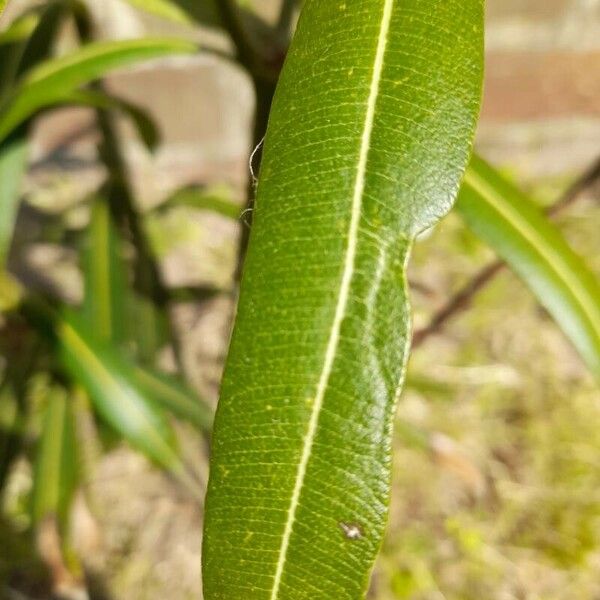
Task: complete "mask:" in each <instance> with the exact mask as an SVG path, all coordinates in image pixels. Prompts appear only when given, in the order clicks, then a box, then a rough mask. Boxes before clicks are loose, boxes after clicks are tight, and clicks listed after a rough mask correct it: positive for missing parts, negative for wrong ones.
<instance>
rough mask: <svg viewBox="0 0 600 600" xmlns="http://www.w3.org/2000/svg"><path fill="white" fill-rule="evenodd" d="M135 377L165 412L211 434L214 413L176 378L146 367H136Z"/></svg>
mask: <svg viewBox="0 0 600 600" xmlns="http://www.w3.org/2000/svg"><path fill="white" fill-rule="evenodd" d="M134 377H135V380H136V382H137V383H138V385H139V387H140V388H141V389H143V390H144V391H145V392H146V393H147V394H148V396H149V397H151V398H154V399H155V400H156V402H157V403H158V404H159V405H161V406H162V407H163V408H164V409H165V410H167V411H169V412H170V413H172V414H173V415H175V416H176V417H179V418H181V419H184V420H186V421H189V422H190V423H192V425H195V426H196V427H197V428H198V429H199V430H200V431H204V432H205V433H210V430H211V427H212V420H213V419H212V411H211V410H210V408H209V407H208V405H207V404H206V402H205V401H203V400H202V399H200V398H198V397H197V396H196V394H194V393H193V392H192V391H191V390H190V389H188V387H187V386H185V385H184V384H182V383H181V382H180V381H178V380H177V379H175V378H174V377H171V376H169V375H165V374H163V373H157V372H156V371H154V370H153V369H148V368H144V367H136V368H135V371H134Z"/></svg>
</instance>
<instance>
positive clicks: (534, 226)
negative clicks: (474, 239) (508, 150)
mask: <svg viewBox="0 0 600 600" xmlns="http://www.w3.org/2000/svg"><path fill="white" fill-rule="evenodd" d="M456 207H457V210H458V211H459V213H460V214H461V215H462V216H463V217H464V219H465V221H466V222H467V224H468V225H469V227H470V228H471V229H472V230H473V231H474V232H475V233H476V234H477V235H478V236H479V237H480V238H481V239H482V240H484V241H485V242H486V243H487V244H489V245H490V246H491V247H492V248H493V249H494V250H495V251H496V252H497V253H498V255H499V256H500V257H501V258H502V259H504V260H505V261H506V262H507V263H508V264H509V265H510V268H511V269H512V270H513V271H515V273H517V274H518V275H519V276H520V277H521V279H522V280H523V281H524V283H525V284H526V285H527V286H528V287H529V288H530V289H531V290H532V292H533V293H534V294H535V295H536V297H537V299H538V300H539V302H540V303H541V304H542V305H543V306H544V307H545V308H546V309H547V310H548V312H549V313H550V314H551V315H552V316H553V317H554V319H555V321H556V322H557V323H558V325H559V326H560V327H561V328H562V330H563V331H564V332H565V334H566V335H567V337H569V339H570V340H571V342H572V343H573V345H574V346H575V347H576V348H577V350H578V351H579V353H580V354H581V356H582V358H583V359H584V360H585V362H586V363H587V365H588V366H589V368H590V370H591V371H592V372H593V373H594V374H595V375H596V376H597V377H598V378H600V284H599V282H598V279H597V277H595V275H594V274H593V273H592V272H591V271H590V269H589V268H588V267H587V265H586V264H585V262H584V261H583V259H582V258H581V257H579V256H578V255H577V254H576V253H575V252H574V251H573V250H572V249H571V247H570V246H569V245H568V243H567V242H566V241H565V239H564V237H563V236H562V235H561V233H560V231H559V230H558V229H557V228H556V227H555V226H554V225H553V224H552V223H550V222H549V221H548V219H547V218H546V217H545V216H544V215H543V213H542V212H541V211H540V210H539V209H538V208H537V206H536V205H535V204H534V203H533V202H532V201H531V200H530V199H529V198H528V197H527V196H526V195H525V194H523V193H522V192H520V191H519V190H518V189H517V188H516V187H515V186H514V185H513V184H511V183H510V182H509V181H507V180H506V179H505V178H504V177H502V176H501V175H500V174H499V173H498V172H497V171H495V170H494V169H493V168H492V167H490V166H489V165H488V164H487V163H486V162H485V161H484V160H482V159H481V158H478V157H474V158H473V160H472V161H471V165H470V167H469V169H468V170H467V173H466V175H465V180H464V184H463V187H462V190H461V193H460V195H459V199H458V202H457V205H456Z"/></svg>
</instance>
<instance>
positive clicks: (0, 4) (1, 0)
mask: <svg viewBox="0 0 600 600" xmlns="http://www.w3.org/2000/svg"><path fill="white" fill-rule="evenodd" d="M6 3H7V0H0V16H1V15H2V13H3V12H4V9H5V8H6Z"/></svg>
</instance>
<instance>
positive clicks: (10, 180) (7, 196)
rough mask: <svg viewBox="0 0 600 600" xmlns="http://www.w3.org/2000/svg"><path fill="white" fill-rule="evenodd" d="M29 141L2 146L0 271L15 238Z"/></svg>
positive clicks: (15, 139)
mask: <svg viewBox="0 0 600 600" xmlns="http://www.w3.org/2000/svg"><path fill="white" fill-rule="evenodd" d="M27 148H28V146H27V141H26V139H25V138H24V137H22V136H15V137H13V138H9V139H7V140H5V141H4V142H3V143H1V144H0V271H1V270H3V269H4V268H5V266H6V259H7V256H8V251H9V249H10V244H11V242H12V237H13V229H14V226H15V219H16V216H17V210H18V207H19V200H20V197H21V184H22V181H23V175H24V174H25V169H26V167H27V154H28V152H27Z"/></svg>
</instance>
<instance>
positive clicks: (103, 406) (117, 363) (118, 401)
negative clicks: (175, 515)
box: [23, 298, 191, 483]
mask: <svg viewBox="0 0 600 600" xmlns="http://www.w3.org/2000/svg"><path fill="white" fill-rule="evenodd" d="M23 309H24V311H25V313H26V314H27V315H28V317H29V319H30V321H31V322H32V323H33V324H35V325H36V326H37V327H38V329H39V330H41V331H44V333H45V334H46V335H47V336H48V337H49V338H50V339H51V340H52V342H53V343H54V344H55V346H56V350H57V357H58V358H59V359H60V360H61V362H62V363H63V365H64V366H65V368H66V370H67V371H68V372H69V374H70V375H71V377H72V378H73V380H74V381H76V382H77V383H79V384H80V385H81V386H82V387H83V388H84V389H85V390H86V392H87V393H88V395H89V396H90V398H91V399H92V402H93V404H94V407H95V409H96V411H97V412H98V413H99V414H100V416H101V417H102V418H103V419H104V420H105V421H106V422H107V423H108V424H109V425H110V426H111V427H112V428H113V429H114V430H115V431H117V432H118V433H119V434H120V435H122V436H123V438H124V439H125V440H126V441H127V442H129V443H130V444H131V445H132V446H133V447H135V448H137V449H138V450H139V451H141V452H143V453H144V454H145V455H146V456H147V457H148V458H149V459H151V460H152V461H154V462H155V463H157V464H159V465H161V466H162V467H164V468H165V469H167V470H169V471H171V472H172V473H173V474H174V475H176V476H177V477H179V478H180V479H181V481H182V482H184V483H191V482H190V481H189V475H188V474H187V472H186V469H185V467H184V466H183V464H182V463H181V460H180V457H179V452H178V449H177V444H176V440H175V436H174V434H173V430H172V428H171V426H170V424H169V422H168V420H167V419H166V416H165V414H164V412H163V411H162V410H161V409H160V408H159V406H157V404H156V403H155V402H154V401H153V400H152V399H151V398H149V397H148V395H147V394H146V393H145V392H144V390H143V389H142V388H141V387H140V386H139V385H138V383H137V381H136V379H135V367H134V365H133V364H132V363H131V362H130V361H129V360H127V358H126V357H125V356H124V355H123V354H122V353H121V352H119V351H118V349H117V348H115V347H114V346H113V345H111V344H106V343H103V342H101V341H99V340H98V339H97V338H96V337H95V336H94V334H93V332H92V331H91V330H90V328H89V326H88V325H87V323H86V322H85V321H84V320H83V319H81V318H80V317H79V316H78V315H76V314H74V313H72V312H71V311H69V310H67V309H63V310H62V311H60V312H59V311H57V310H55V309H53V308H51V307H49V306H48V305H46V304H45V303H43V302H42V301H41V300H39V299H35V298H28V299H26V300H25V302H24V305H23Z"/></svg>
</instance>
